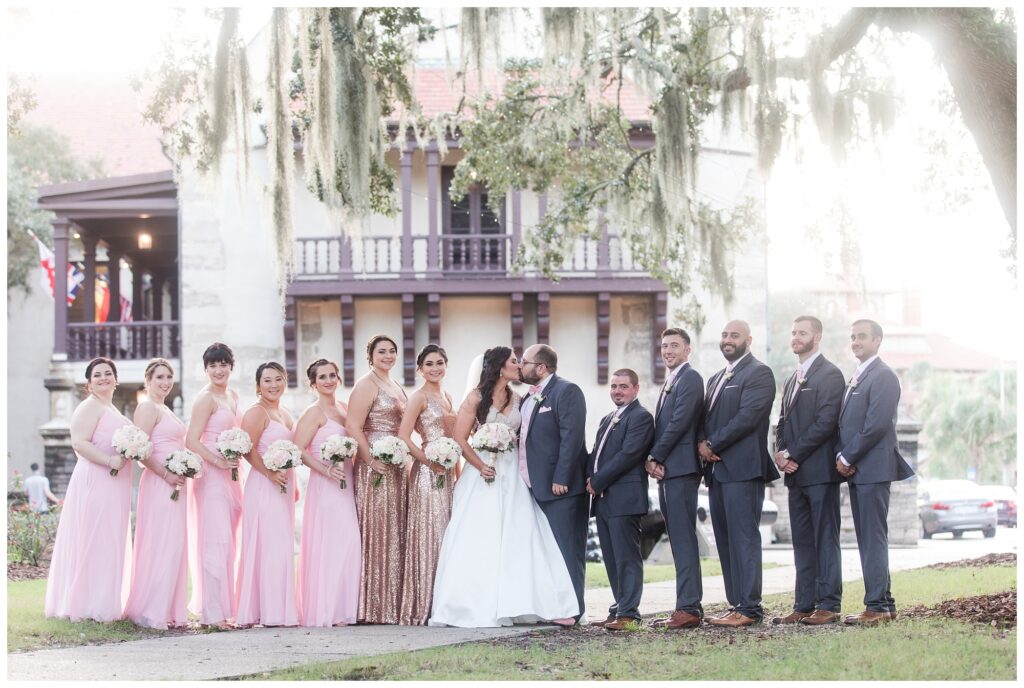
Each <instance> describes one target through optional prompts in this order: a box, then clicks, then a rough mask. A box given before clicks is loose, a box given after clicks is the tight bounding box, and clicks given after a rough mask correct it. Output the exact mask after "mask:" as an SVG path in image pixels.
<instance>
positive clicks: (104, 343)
mask: <svg viewBox="0 0 1024 688" xmlns="http://www.w3.org/2000/svg"><path fill="white" fill-rule="evenodd" d="M180 349H181V330H180V325H179V323H178V322H177V321H169V320H165V321H150V322H137V323H135V322H118V323H68V324H67V356H68V360H69V361H88V360H91V359H93V358H96V357H97V356H106V357H108V358H112V359H114V360H115V361H124V360H149V359H151V358H157V357H162V358H171V359H174V358H178V356H179V353H180Z"/></svg>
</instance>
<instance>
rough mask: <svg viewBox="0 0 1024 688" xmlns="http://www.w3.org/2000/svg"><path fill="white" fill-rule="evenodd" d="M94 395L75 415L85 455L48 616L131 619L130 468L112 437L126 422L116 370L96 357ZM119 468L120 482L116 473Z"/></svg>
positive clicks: (63, 522) (88, 372)
mask: <svg viewBox="0 0 1024 688" xmlns="http://www.w3.org/2000/svg"><path fill="white" fill-rule="evenodd" d="M85 379H86V385H85V389H86V392H88V394H89V396H87V397H86V398H85V399H84V400H83V401H82V403H80V404H79V405H78V407H77V408H76V409H75V412H74V413H73V414H72V416H71V446H72V448H73V449H74V450H75V455H76V456H77V457H78V461H77V463H75V469H74V471H73V472H72V473H71V480H70V481H69V482H68V491H67V495H66V496H65V498H64V509H63V511H61V514H60V523H59V524H58V526H57V538H56V541H55V542H54V545H53V558H52V559H51V561H50V573H49V576H48V578H47V581H46V602H45V613H46V616H47V617H48V618H50V617H56V618H62V619H71V620H72V621H80V620H82V619H93V620H95V621H116V620H118V619H121V618H123V617H124V605H125V602H126V601H127V599H128V589H129V584H130V582H131V557H132V545H131V539H130V538H131V533H130V530H129V529H130V523H131V517H130V513H131V498H132V466H131V462H129V461H127V460H125V459H123V458H121V456H120V455H119V454H118V453H117V451H116V450H115V449H114V447H113V446H111V443H110V442H111V438H112V437H113V435H114V432H115V431H116V430H117V429H118V428H120V427H121V426H123V425H130V423H129V421H128V419H127V418H125V417H124V416H123V415H121V414H120V413H118V411H117V409H115V408H114V405H113V399H114V389H115V388H116V387H117V368H116V367H115V366H114V362H113V361H112V360H110V359H109V358H94V359H93V360H92V361H90V362H89V365H88V366H86V369H85ZM112 468H116V469H117V470H118V473H117V475H116V476H112V475H110V469H112Z"/></svg>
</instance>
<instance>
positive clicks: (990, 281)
mask: <svg viewBox="0 0 1024 688" xmlns="http://www.w3.org/2000/svg"><path fill="white" fill-rule="evenodd" d="M266 11H267V10H266V9H265V8H264V9H261V10H257V9H247V10H246V11H244V12H243V13H242V16H243V33H244V34H246V35H250V36H251V35H252V34H253V33H254V32H255V31H256V30H258V28H259V26H260V25H261V23H262V21H264V19H265V17H266ZM457 18H458V10H457V9H449V10H447V11H446V12H445V13H444V19H445V20H446V23H452V22H453V21H455V20H457ZM181 21H182V17H181V15H179V13H177V12H176V11H174V10H172V9H169V8H161V7H153V6H146V5H143V4H141V3H140V4H137V5H132V6H115V7H104V6H95V5H92V4H89V5H61V6H60V9H59V12H55V11H53V9H52V8H51V9H43V10H38V9H37V10H25V9H11V10H8V13H7V22H6V27H5V34H6V35H5V43H6V44H7V50H6V51H5V53H6V55H5V59H6V61H7V69H8V71H9V72H14V73H35V74H58V73H60V74H68V73H95V72H104V73H108V74H125V75H127V74H129V73H133V72H134V73H137V72H139V71H141V70H142V69H143V68H144V67H146V66H147V65H150V64H152V63H153V62H154V60H155V59H156V57H157V56H158V54H159V50H160V48H161V41H162V38H163V37H164V35H166V34H167V33H168V32H172V31H181V30H183V29H185V30H195V26H196V25H195V24H192V25H188V24H186V25H182V24H181V23H180V22H181ZM449 49H450V50H451V51H452V52H453V53H457V51H458V42H457V40H455V39H454V37H452V38H451V39H449ZM431 53H432V54H433V55H435V56H436V57H442V56H443V54H444V51H443V49H441V48H440V46H438V45H435V46H434V49H433V50H432V51H431ZM931 55H932V53H931V48H930V46H928V45H927V44H926V43H924V41H922V40H919V39H914V38H911V39H910V40H908V41H907V42H906V45H905V46H904V49H903V50H902V51H900V54H899V55H898V57H897V61H896V63H895V65H894V73H895V76H896V89H897V92H898V93H899V94H900V96H901V98H902V102H903V107H902V111H901V112H900V113H899V114H898V116H897V118H896V125H895V127H894V129H893V130H892V131H891V132H890V133H889V134H888V136H886V137H884V138H883V139H880V140H879V141H878V142H877V143H868V144H867V145H862V146H860V147H859V148H858V149H857V150H856V151H855V152H854V153H853V154H852V155H851V156H850V157H849V158H848V159H847V161H846V163H845V165H843V166H837V165H836V164H835V162H834V161H833V160H832V159H831V157H830V154H829V152H828V149H827V147H826V146H825V145H824V144H822V143H821V142H820V141H819V140H818V137H817V134H816V133H815V131H814V127H813V125H811V124H810V123H809V122H808V123H807V124H805V125H804V131H803V134H802V136H801V137H800V161H799V162H797V160H796V151H795V149H794V148H793V147H792V146H789V147H787V148H786V149H784V151H783V153H782V155H781V156H780V158H779V159H778V161H777V163H776V165H775V167H774V169H773V171H772V174H771V178H770V179H769V180H768V181H767V183H766V186H765V190H766V196H765V198H766V200H767V226H768V231H769V247H770V248H769V260H768V281H769V288H770V289H771V290H784V289H799V288H801V287H805V286H809V285H810V284H815V283H817V284H820V283H821V280H822V279H824V277H825V275H824V271H823V270H822V268H821V265H822V252H823V250H824V249H825V248H827V247H823V246H820V245H817V244H815V242H814V241H812V240H810V239H808V230H809V229H811V228H813V227H814V226H815V225H816V224H820V220H821V216H822V213H823V211H824V210H825V209H827V207H828V206H829V205H830V204H831V203H832V202H833V201H834V200H835V199H836V198H838V195H839V190H841V194H842V195H843V196H844V197H845V199H846V202H847V204H848V206H849V207H850V208H852V209H853V210H854V215H855V218H856V222H857V226H856V234H857V236H858V238H859V243H860V248H861V251H862V262H863V268H864V276H865V283H866V285H867V287H868V288H869V289H876V288H877V289H906V288H916V289H918V290H919V291H920V293H921V295H922V309H923V312H922V318H923V325H924V327H925V328H926V329H930V330H934V331H937V332H941V333H943V334H946V335H949V336H950V337H952V338H954V339H956V340H958V341H960V342H962V343H965V344H969V345H971V346H973V347H974V348H977V349H980V350H982V351H986V352H987V353H991V354H993V355H997V356H1001V357H1006V356H1007V355H1008V354H1011V353H1012V352H1008V351H1007V349H1006V342H1011V341H1018V340H1019V338H1020V335H1021V331H1020V318H1019V317H1018V316H1017V315H1016V314H1017V313H1019V311H1020V303H1019V299H1018V293H1017V291H1016V286H1015V280H1014V279H1013V278H1012V277H1011V275H1010V274H1009V272H1008V269H1007V262H1006V261H1005V260H1004V259H1002V258H1000V257H999V252H1000V250H1002V248H1003V247H1004V246H1006V244H1007V234H1008V228H1007V223H1006V220H1005V218H1004V217H1003V214H1002V211H1001V209H1000V206H999V204H998V202H997V200H996V197H995V194H994V192H993V191H992V189H991V184H990V181H989V180H988V178H987V175H986V173H985V170H984V167H981V166H980V165H977V164H976V163H975V165H974V166H972V167H971V169H975V168H977V171H978V174H979V175H980V176H979V178H978V179H977V182H976V183H977V186H978V187H979V188H978V190H977V192H976V193H975V194H974V198H973V201H972V202H971V203H970V204H968V205H966V206H963V207H961V208H959V209H958V210H957V211H955V212H942V211H940V210H938V209H937V207H936V204H935V203H934V202H933V199H932V198H931V197H929V196H927V195H925V194H923V193H921V191H920V190H919V189H918V184H917V181H916V180H918V179H919V178H920V177H921V176H922V174H923V173H924V171H925V169H926V166H927V162H928V159H927V152H926V149H925V146H924V143H923V142H922V139H923V138H924V139H926V138H927V137H926V134H925V132H926V131H927V129H928V128H929V127H937V126H943V123H942V121H941V120H939V119H937V117H936V114H935V109H934V104H933V99H934V97H935V93H936V91H937V89H939V88H941V87H942V85H943V82H944V80H945V76H944V74H943V73H942V71H941V69H940V68H938V67H937V66H936V65H935V63H934V60H933V58H932V56H931ZM965 131H966V130H965ZM961 145H962V147H963V148H964V150H966V151H967V152H968V153H969V154H971V155H973V156H974V158H975V160H977V159H979V158H978V157H977V153H976V149H974V147H973V142H971V141H970V140H969V139H966V140H964V141H962V142H961ZM994 323H999V325H998V328H999V331H1000V333H1001V334H1000V336H999V337H995V338H993V337H988V336H984V335H981V334H980V333H981V332H986V331H991V330H992V328H993V324H994ZM1013 357H1016V356H1015V354H1014V355H1013Z"/></svg>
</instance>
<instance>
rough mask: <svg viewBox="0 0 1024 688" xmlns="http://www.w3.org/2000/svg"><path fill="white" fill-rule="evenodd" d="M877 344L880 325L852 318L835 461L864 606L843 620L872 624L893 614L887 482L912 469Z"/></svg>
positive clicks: (896, 387) (895, 385) (896, 393)
mask: <svg viewBox="0 0 1024 688" xmlns="http://www.w3.org/2000/svg"><path fill="white" fill-rule="evenodd" d="M881 344H882V327H881V325H879V324H878V323H876V322H875V321H873V320H858V321H856V322H855V323H853V326H852V328H851V331H850V349H852V351H853V355H854V356H856V357H857V360H858V361H860V365H858V366H857V371H856V372H855V373H854V375H853V377H852V378H851V379H850V382H849V384H848V385H847V386H846V390H845V392H844V394H843V401H842V406H841V408H840V411H839V441H838V444H837V446H836V449H837V453H836V459H835V466H836V470H837V471H839V474H840V475H842V476H843V477H844V478H846V479H847V480H848V481H849V483H850V508H851V509H852V511H853V527H854V530H855V531H856V533H857V549H858V550H859V551H860V567H861V572H862V573H863V574H864V611H863V612H861V613H860V614H854V615H852V616H847V617H846V618H845V619H843V621H844V622H845V623H848V624H864V625H873V624H878V623H882V622H885V621H891V620H892V619H895V618H896V601H895V600H894V599H893V597H892V590H891V589H890V579H889V524H888V520H887V519H888V517H889V486H890V485H891V484H892V482H893V481H894V480H906V479H907V478H909V477H910V476H912V475H914V471H913V469H911V468H910V465H909V464H908V463H907V462H906V461H904V459H903V457H902V456H900V452H899V443H898V442H897V439H896V412H897V407H898V406H899V403H900V381H899V379H898V378H897V377H896V373H894V372H893V371H892V368H890V367H889V366H887V365H886V364H885V363H884V362H883V361H882V359H880V358H879V357H878V348H879V347H880V346H881Z"/></svg>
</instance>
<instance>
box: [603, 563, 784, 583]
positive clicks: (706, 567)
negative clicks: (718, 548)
mask: <svg viewBox="0 0 1024 688" xmlns="http://www.w3.org/2000/svg"><path fill="white" fill-rule="evenodd" d="M778 566H780V564H774V563H770V562H766V563H765V564H764V566H763V567H762V569H763V570H767V569H774V568H777V567H778ZM700 574H701V576H702V577H705V578H706V577H708V576H721V575H722V564H721V562H719V561H718V559H711V558H707V559H701V560H700ZM675 578H676V569H675V567H674V566H673V565H672V564H644V583H660V582H662V581H670V580H675ZM586 580H587V588H588V589H589V588H607V587H608V586H609V583H608V572H607V570H605V568H604V564H603V563H597V562H592V561H591V562H587V579H586Z"/></svg>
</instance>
